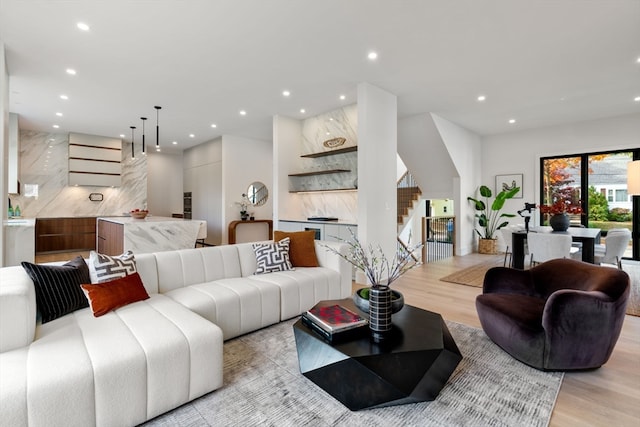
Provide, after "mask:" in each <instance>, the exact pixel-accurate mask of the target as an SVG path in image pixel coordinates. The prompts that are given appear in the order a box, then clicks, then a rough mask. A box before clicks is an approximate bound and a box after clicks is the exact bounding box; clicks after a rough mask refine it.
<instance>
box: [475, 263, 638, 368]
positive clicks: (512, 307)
mask: <svg viewBox="0 0 640 427" xmlns="http://www.w3.org/2000/svg"><path fill="white" fill-rule="evenodd" d="M629 292H630V284H629V276H628V275H627V273H625V272H624V271H621V270H617V269H614V268H609V267H600V266H597V265H593V264H588V263H585V262H581V261H576V260H573V259H554V260H551V261H547V262H545V263H542V264H539V265H538V266H536V267H534V268H532V269H530V270H515V269H511V268H505V267H494V268H492V269H490V270H489V271H487V274H486V275H485V277H484V285H483V293H482V295H478V297H477V298H476V310H477V311H478V316H479V317H480V323H481V324H482V329H484V331H485V333H486V334H487V336H488V337H489V338H490V339H491V340H492V341H493V342H494V343H496V344H497V345H499V346H500V347H502V349H503V350H504V351H506V352H507V353H509V354H510V355H511V356H513V357H514V358H516V359H518V360H519V361H521V362H523V363H526V364H527V365H529V366H532V367H534V368H537V369H541V370H577V369H591V368H598V367H600V366H601V365H603V364H604V363H605V362H606V361H607V360H608V359H609V356H611V352H612V351H613V347H614V346H615V344H616V341H617V340H618V336H619V335H620V330H621V329H622V323H623V321H624V316H625V310H626V306H627V301H628V300H629Z"/></svg>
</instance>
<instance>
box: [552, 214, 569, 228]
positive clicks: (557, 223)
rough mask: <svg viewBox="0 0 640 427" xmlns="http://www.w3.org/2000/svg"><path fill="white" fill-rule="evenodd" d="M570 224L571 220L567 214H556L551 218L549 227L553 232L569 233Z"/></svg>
mask: <svg viewBox="0 0 640 427" xmlns="http://www.w3.org/2000/svg"><path fill="white" fill-rule="evenodd" d="M570 224H571V219H570V218H569V215H567V214H556V215H553V216H551V218H549V225H550V226H551V228H553V231H567V230H568V229H569V225H570Z"/></svg>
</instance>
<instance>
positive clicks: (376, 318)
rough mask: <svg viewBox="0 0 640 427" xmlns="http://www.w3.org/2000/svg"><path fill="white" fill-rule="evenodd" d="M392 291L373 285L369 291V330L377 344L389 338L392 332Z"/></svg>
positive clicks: (385, 287) (386, 287)
mask: <svg viewBox="0 0 640 427" xmlns="http://www.w3.org/2000/svg"><path fill="white" fill-rule="evenodd" d="M391 314H392V307H391V289H390V288H389V287H388V286H380V285H373V286H371V289H370V290H369V329H371V336H372V338H373V340H374V341H375V342H380V341H382V340H384V339H385V338H387V337H388V335H389V332H391V326H392V325H391Z"/></svg>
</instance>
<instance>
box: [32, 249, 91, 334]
mask: <svg viewBox="0 0 640 427" xmlns="http://www.w3.org/2000/svg"><path fill="white" fill-rule="evenodd" d="M22 267H23V268H24V269H25V271H26V272H27V274H28V275H29V277H30V278H31V280H33V284H34V285H35V290H36V306H37V307H38V312H39V313H40V317H41V320H42V323H47V322H50V321H52V320H54V319H57V318H58V317H62V316H64V315H65V314H68V313H71V312H73V311H76V310H79V309H81V308H85V307H89V301H87V298H86V297H85V296H84V292H83V291H82V288H81V287H80V285H82V284H87V283H91V279H90V278H89V268H88V267H87V264H86V263H85V261H84V259H82V257H80V256H79V257H76V258H74V259H73V260H71V261H69V262H68V263H66V264H64V265H42V264H32V263H30V262H26V261H24V262H22Z"/></svg>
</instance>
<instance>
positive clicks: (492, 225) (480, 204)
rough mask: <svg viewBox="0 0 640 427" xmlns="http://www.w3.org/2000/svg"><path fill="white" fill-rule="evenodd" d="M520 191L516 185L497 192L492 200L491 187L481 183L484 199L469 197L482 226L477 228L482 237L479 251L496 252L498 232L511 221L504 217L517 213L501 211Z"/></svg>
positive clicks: (485, 252) (481, 192) (510, 216)
mask: <svg viewBox="0 0 640 427" xmlns="http://www.w3.org/2000/svg"><path fill="white" fill-rule="evenodd" d="M518 191H520V187H515V188H512V189H511V190H502V191H500V192H499V193H498V194H496V197H495V199H493V201H492V202H490V198H491V196H492V193H491V189H490V188H489V187H487V186H486V185H481V186H480V196H482V197H484V200H480V199H474V198H473V197H467V200H469V201H471V202H473V204H474V207H475V209H476V211H477V212H476V215H475V217H476V218H478V225H479V226H480V230H478V229H477V228H476V233H478V236H479V237H480V241H479V242H478V252H479V253H481V254H495V253H496V232H497V231H498V230H500V229H501V228H502V227H504V226H506V225H508V224H509V221H502V219H503V218H513V217H515V214H508V213H503V212H501V211H502V208H503V207H504V202H505V201H506V200H508V199H511V198H513V196H515V195H516V194H517V193H518Z"/></svg>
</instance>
